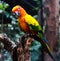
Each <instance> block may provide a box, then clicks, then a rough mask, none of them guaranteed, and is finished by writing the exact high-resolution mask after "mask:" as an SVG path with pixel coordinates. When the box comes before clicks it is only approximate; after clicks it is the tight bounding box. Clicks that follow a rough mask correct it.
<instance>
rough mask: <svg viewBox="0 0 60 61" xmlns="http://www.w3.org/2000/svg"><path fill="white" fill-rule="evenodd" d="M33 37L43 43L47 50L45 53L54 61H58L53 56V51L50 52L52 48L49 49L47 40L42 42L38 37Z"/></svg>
mask: <svg viewBox="0 0 60 61" xmlns="http://www.w3.org/2000/svg"><path fill="white" fill-rule="evenodd" d="M31 37H33V38H34V39H35V40H37V41H38V42H40V43H41V45H42V46H43V47H44V49H45V51H46V52H47V53H48V54H49V55H50V57H51V58H52V59H53V60H54V61H56V59H55V57H54V56H53V54H52V53H51V50H50V48H49V46H48V43H47V42H46V41H47V40H46V39H44V40H42V39H41V38H40V37H39V36H38V35H36V34H35V35H32V36H31Z"/></svg>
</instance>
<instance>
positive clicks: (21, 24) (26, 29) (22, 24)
mask: <svg viewBox="0 0 60 61" xmlns="http://www.w3.org/2000/svg"><path fill="white" fill-rule="evenodd" d="M18 23H19V27H20V28H21V30H22V31H24V32H30V29H29V27H28V25H27V24H26V22H25V20H24V18H23V19H22V18H19V19H18Z"/></svg>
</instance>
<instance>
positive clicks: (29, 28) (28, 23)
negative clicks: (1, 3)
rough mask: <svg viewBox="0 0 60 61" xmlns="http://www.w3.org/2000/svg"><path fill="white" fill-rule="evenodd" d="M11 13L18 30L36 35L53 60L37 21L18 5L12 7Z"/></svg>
mask: <svg viewBox="0 0 60 61" xmlns="http://www.w3.org/2000/svg"><path fill="white" fill-rule="evenodd" d="M12 13H13V14H15V15H16V17H17V19H18V24H19V27H20V29H21V30H22V31H23V32H25V33H29V34H32V35H36V38H37V39H38V40H39V42H40V43H41V45H42V46H43V47H44V49H45V51H46V52H47V53H48V54H49V55H50V56H51V58H53V59H54V57H53V55H52V53H51V50H50V48H49V46H48V43H47V40H46V38H45V37H44V35H43V30H42V28H41V26H40V25H39V23H38V21H37V20H36V19H35V18H33V17H32V16H31V15H29V14H28V13H27V12H26V11H25V9H24V8H22V7H21V6H20V5H16V6H15V7H13V8H12ZM54 60H55V59H54Z"/></svg>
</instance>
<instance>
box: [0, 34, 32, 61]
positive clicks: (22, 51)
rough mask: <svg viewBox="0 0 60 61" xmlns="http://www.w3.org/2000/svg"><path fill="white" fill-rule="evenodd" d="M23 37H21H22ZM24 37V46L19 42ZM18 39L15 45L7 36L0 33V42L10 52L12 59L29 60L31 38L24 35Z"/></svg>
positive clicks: (17, 60)
mask: <svg viewBox="0 0 60 61" xmlns="http://www.w3.org/2000/svg"><path fill="white" fill-rule="evenodd" d="M22 38H23V37H22ZM23 39H24V41H25V42H24V47H23V45H22V44H21V41H23ZM23 39H20V40H18V41H19V43H18V44H17V45H16V44H15V43H14V42H13V41H12V40H10V39H9V38H8V37H5V36H3V35H2V34H0V42H2V43H3V44H4V48H5V49H6V50H7V51H9V52H10V53H11V56H12V59H13V61H30V44H31V42H32V41H33V39H32V38H30V37H26V38H25V35H24V38H23Z"/></svg>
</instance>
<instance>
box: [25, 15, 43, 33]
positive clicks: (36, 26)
mask: <svg viewBox="0 0 60 61" xmlns="http://www.w3.org/2000/svg"><path fill="white" fill-rule="evenodd" d="M25 21H26V23H27V25H28V26H29V28H30V30H33V31H35V32H39V31H42V32H43V30H42V28H41V26H40V25H39V23H38V21H36V19H35V18H33V17H32V16H31V15H26V16H25Z"/></svg>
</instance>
